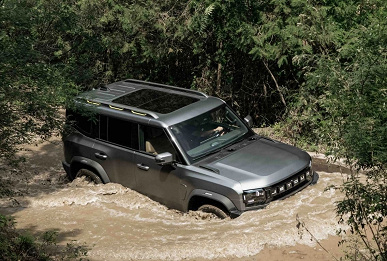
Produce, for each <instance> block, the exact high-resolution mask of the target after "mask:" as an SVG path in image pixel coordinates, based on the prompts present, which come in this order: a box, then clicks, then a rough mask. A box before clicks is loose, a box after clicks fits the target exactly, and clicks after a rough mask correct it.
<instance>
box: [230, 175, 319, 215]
mask: <svg viewBox="0 0 387 261" xmlns="http://www.w3.org/2000/svg"><path fill="white" fill-rule="evenodd" d="M297 178H299V177H297ZM292 179H294V177H292V178H291V179H288V180H286V181H283V182H281V183H280V184H278V185H276V186H277V187H278V186H281V185H282V184H285V186H286V184H287V183H289V181H290V180H292ZM318 179H319V175H318V173H317V172H315V171H312V175H311V177H310V178H309V179H308V180H305V182H304V183H300V185H299V186H297V187H292V188H290V189H288V190H287V191H286V192H285V193H283V194H279V195H277V196H271V197H270V196H269V197H267V198H268V199H267V201H266V202H265V203H264V204H261V205H256V206H251V207H246V208H245V209H244V210H242V211H239V210H237V211H234V212H235V213H231V211H230V214H233V215H237V216H239V215H241V214H242V213H243V212H245V211H250V210H258V209H262V208H265V207H266V206H267V205H269V204H270V202H272V201H275V200H283V199H286V198H288V197H290V196H292V195H294V194H296V193H297V192H299V191H300V190H303V189H304V188H306V187H307V186H309V185H314V184H316V183H317V181H318ZM270 189H271V188H265V190H266V192H267V194H270ZM238 214H239V215H238ZM237 216H235V217H237ZM231 217H232V216H231Z"/></svg>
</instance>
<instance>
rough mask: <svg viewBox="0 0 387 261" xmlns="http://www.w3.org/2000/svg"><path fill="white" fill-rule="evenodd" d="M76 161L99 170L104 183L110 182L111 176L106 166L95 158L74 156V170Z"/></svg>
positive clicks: (72, 163) (72, 161) (98, 172)
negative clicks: (107, 172)
mask: <svg viewBox="0 0 387 261" xmlns="http://www.w3.org/2000/svg"><path fill="white" fill-rule="evenodd" d="M74 163H79V164H80V165H84V166H87V167H90V168H92V169H95V170H96V171H97V173H96V174H98V175H99V176H100V177H101V179H102V181H103V183H109V182H110V179H109V176H108V175H107V174H106V172H105V170H104V168H103V167H102V166H101V165H100V164H99V163H98V162H95V161H94V160H91V159H88V158H85V157H80V156H75V157H73V158H72V160H71V163H70V168H71V171H73V166H74Z"/></svg>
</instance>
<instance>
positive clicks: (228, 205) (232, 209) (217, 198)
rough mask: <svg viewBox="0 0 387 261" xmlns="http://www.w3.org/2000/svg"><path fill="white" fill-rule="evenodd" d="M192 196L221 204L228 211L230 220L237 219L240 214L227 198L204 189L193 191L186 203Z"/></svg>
mask: <svg viewBox="0 0 387 261" xmlns="http://www.w3.org/2000/svg"><path fill="white" fill-rule="evenodd" d="M194 196H199V197H203V198H208V199H211V200H214V201H217V202H219V203H221V204H222V205H223V206H224V207H225V208H226V209H227V210H228V211H229V213H230V216H231V218H234V217H238V216H240V215H241V214H242V212H241V211H240V210H238V209H237V207H236V206H235V204H234V203H233V202H232V201H231V200H230V199H229V198H228V197H226V196H224V195H222V194H219V193H216V192H213V191H209V190H204V189H194V190H192V192H191V193H190V195H189V197H188V202H190V201H191V199H192V198H193V197H194Z"/></svg>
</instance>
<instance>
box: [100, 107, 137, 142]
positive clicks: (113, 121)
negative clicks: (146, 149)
mask: <svg viewBox="0 0 387 261" xmlns="http://www.w3.org/2000/svg"><path fill="white" fill-rule="evenodd" d="M99 122H100V126H99V138H100V139H101V140H106V141H109V142H111V143H114V144H117V145H120V146H124V147H128V148H131V149H136V150H137V149H138V139H137V137H138V131H137V126H138V125H137V124H135V123H133V122H130V121H125V120H121V119H117V118H113V117H107V116H104V115H100V119H99Z"/></svg>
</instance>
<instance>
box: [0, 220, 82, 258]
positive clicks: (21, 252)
mask: <svg viewBox="0 0 387 261" xmlns="http://www.w3.org/2000/svg"><path fill="white" fill-rule="evenodd" d="M57 235H58V233H57V232H56V231H46V232H44V233H43V234H42V235H41V236H40V237H36V236H32V235H30V234H28V233H25V232H24V233H20V232H19V231H17V230H16V229H15V222H14V220H13V218H12V217H9V216H4V215H0V253H1V260H4V261H13V260H15V261H16V260H17V261H23V260H39V261H44V260H84V257H85V256H87V252H88V248H87V247H86V246H84V245H76V244H73V243H68V244H67V246H66V247H65V248H64V249H60V248H59V247H58V246H57V245H56V239H57Z"/></svg>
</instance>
